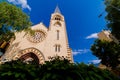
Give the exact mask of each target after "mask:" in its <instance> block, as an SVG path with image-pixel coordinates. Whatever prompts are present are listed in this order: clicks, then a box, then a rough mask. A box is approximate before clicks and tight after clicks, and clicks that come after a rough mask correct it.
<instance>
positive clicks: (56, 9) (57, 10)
mask: <svg viewBox="0 0 120 80" xmlns="http://www.w3.org/2000/svg"><path fill="white" fill-rule="evenodd" d="M54 13H60V14H61V12H60V9H59V7H58V5H57V6H56V8H55V11H54Z"/></svg>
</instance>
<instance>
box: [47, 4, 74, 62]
mask: <svg viewBox="0 0 120 80" xmlns="http://www.w3.org/2000/svg"><path fill="white" fill-rule="evenodd" d="M48 35H49V37H48V38H49V40H47V41H48V43H49V45H47V46H49V47H48V48H51V53H53V56H55V55H58V56H64V57H65V58H68V59H69V60H70V61H73V59H72V51H71V49H70V48H69V44H68V37H67V31H66V24H65V19H64V16H63V15H62V14H61V12H60V9H59V7H58V6H57V7H56V8H55V11H54V13H53V14H52V15H51V19H50V25H49V34H48ZM49 41H50V42H49ZM48 50H49V49H48Z"/></svg>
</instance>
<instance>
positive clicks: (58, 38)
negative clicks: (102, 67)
mask: <svg viewBox="0 0 120 80" xmlns="http://www.w3.org/2000/svg"><path fill="white" fill-rule="evenodd" d="M57 40H59V30H57Z"/></svg>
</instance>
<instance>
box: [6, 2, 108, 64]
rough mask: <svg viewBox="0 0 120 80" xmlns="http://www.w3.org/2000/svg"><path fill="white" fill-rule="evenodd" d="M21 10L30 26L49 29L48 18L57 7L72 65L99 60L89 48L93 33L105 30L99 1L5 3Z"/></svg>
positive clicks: (102, 7) (94, 37)
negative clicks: (71, 52)
mask: <svg viewBox="0 0 120 80" xmlns="http://www.w3.org/2000/svg"><path fill="white" fill-rule="evenodd" d="M8 1H9V2H11V3H13V4H16V5H19V6H21V8H22V9H23V11H25V12H27V14H28V15H29V16H30V19H31V21H32V22H33V25H35V24H38V23H40V22H43V23H44V24H45V25H46V26H49V21H50V17H51V14H52V13H53V12H54V10H55V8H56V6H57V5H58V6H59V8H60V11H61V13H62V14H63V15H64V17H65V21H66V28H67V33H68V39H69V45H70V47H71V48H72V50H73V57H74V61H75V62H84V63H88V62H93V63H96V62H98V61H99V60H98V59H97V58H96V57H95V56H94V55H92V53H91V51H90V46H91V45H92V44H93V43H94V40H95V39H96V38H97V33H98V32H100V31H101V30H102V29H104V28H105V26H106V21H105V19H104V17H105V13H104V14H103V15H102V16H101V17H100V18H99V17H98V16H99V15H100V14H101V13H103V12H105V6H104V1H103V0H8Z"/></svg>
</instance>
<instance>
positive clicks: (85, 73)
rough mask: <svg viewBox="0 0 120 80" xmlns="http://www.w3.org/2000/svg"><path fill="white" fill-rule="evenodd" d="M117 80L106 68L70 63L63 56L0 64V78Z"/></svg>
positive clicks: (6, 79) (23, 79) (2, 79)
mask: <svg viewBox="0 0 120 80" xmlns="http://www.w3.org/2000/svg"><path fill="white" fill-rule="evenodd" d="M8 79H9V80H119V79H118V78H117V77H116V76H114V75H113V74H112V73H111V72H110V71H108V70H101V69H99V68H97V67H95V66H93V65H86V64H84V63H76V64H75V63H70V62H69V61H68V60H67V59H65V58H62V59H61V58H59V57H57V58H52V59H51V60H50V61H46V62H45V64H42V65H38V64H26V63H23V62H21V61H19V60H18V61H11V62H7V63H5V64H2V65H0V80H8Z"/></svg>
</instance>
